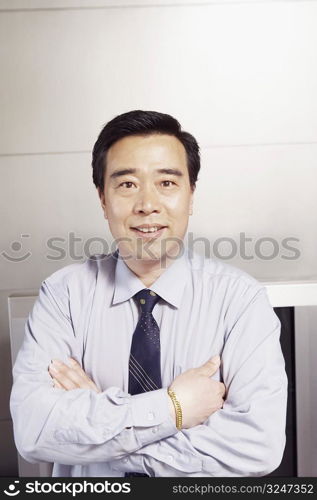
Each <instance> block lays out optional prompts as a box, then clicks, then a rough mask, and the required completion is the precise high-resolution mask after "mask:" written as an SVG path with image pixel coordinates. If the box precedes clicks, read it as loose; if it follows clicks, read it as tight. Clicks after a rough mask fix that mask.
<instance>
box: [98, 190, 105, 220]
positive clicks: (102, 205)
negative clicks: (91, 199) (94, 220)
mask: <svg viewBox="0 0 317 500" xmlns="http://www.w3.org/2000/svg"><path fill="white" fill-rule="evenodd" d="M97 191H98V196H99V199H100V203H101V207H102V210H103V213H104V217H105V219H107V218H108V217H107V209H106V201H105V194H104V192H103V191H101V189H100V188H99V187H98V188H97Z"/></svg>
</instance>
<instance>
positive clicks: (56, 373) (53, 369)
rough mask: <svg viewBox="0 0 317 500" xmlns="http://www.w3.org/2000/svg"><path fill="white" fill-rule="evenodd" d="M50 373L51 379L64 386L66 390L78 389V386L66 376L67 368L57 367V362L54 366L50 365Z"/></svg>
mask: <svg viewBox="0 0 317 500" xmlns="http://www.w3.org/2000/svg"><path fill="white" fill-rule="evenodd" d="M64 366H65V365H64ZM49 373H50V375H51V377H52V378H53V379H54V380H56V381H57V382H58V383H59V384H60V385H62V387H63V388H64V389H67V390H68V391H69V390H71V389H76V388H77V384H76V383H75V382H74V381H73V380H72V379H71V378H70V377H68V376H67V375H66V373H65V368H64V367H63V366H59V365H56V362H55V363H54V364H53V363H52V364H50V366H49Z"/></svg>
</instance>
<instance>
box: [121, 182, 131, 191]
mask: <svg viewBox="0 0 317 500" xmlns="http://www.w3.org/2000/svg"><path fill="white" fill-rule="evenodd" d="M132 186H133V182H131V181H125V182H121V184H119V187H125V188H127V189H129V188H131V187H132Z"/></svg>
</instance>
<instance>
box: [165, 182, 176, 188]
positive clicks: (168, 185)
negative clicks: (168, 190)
mask: <svg viewBox="0 0 317 500" xmlns="http://www.w3.org/2000/svg"><path fill="white" fill-rule="evenodd" d="M162 184H163V187H171V186H172V185H174V186H176V183H175V182H173V181H162Z"/></svg>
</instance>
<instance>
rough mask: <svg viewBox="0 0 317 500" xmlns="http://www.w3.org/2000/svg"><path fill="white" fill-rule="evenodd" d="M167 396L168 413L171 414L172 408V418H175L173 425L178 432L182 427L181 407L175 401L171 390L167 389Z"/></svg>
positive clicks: (176, 400) (174, 395)
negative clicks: (168, 402)
mask: <svg viewBox="0 0 317 500" xmlns="http://www.w3.org/2000/svg"><path fill="white" fill-rule="evenodd" d="M167 394H168V395H169V400H170V411H171V412H172V408H173V412H174V416H175V425H176V427H177V429H178V430H179V431H180V430H181V429H182V426H183V413H182V407H181V405H180V402H179V401H178V399H177V396H176V394H175V392H174V391H173V390H172V389H170V388H168V389H167Z"/></svg>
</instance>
